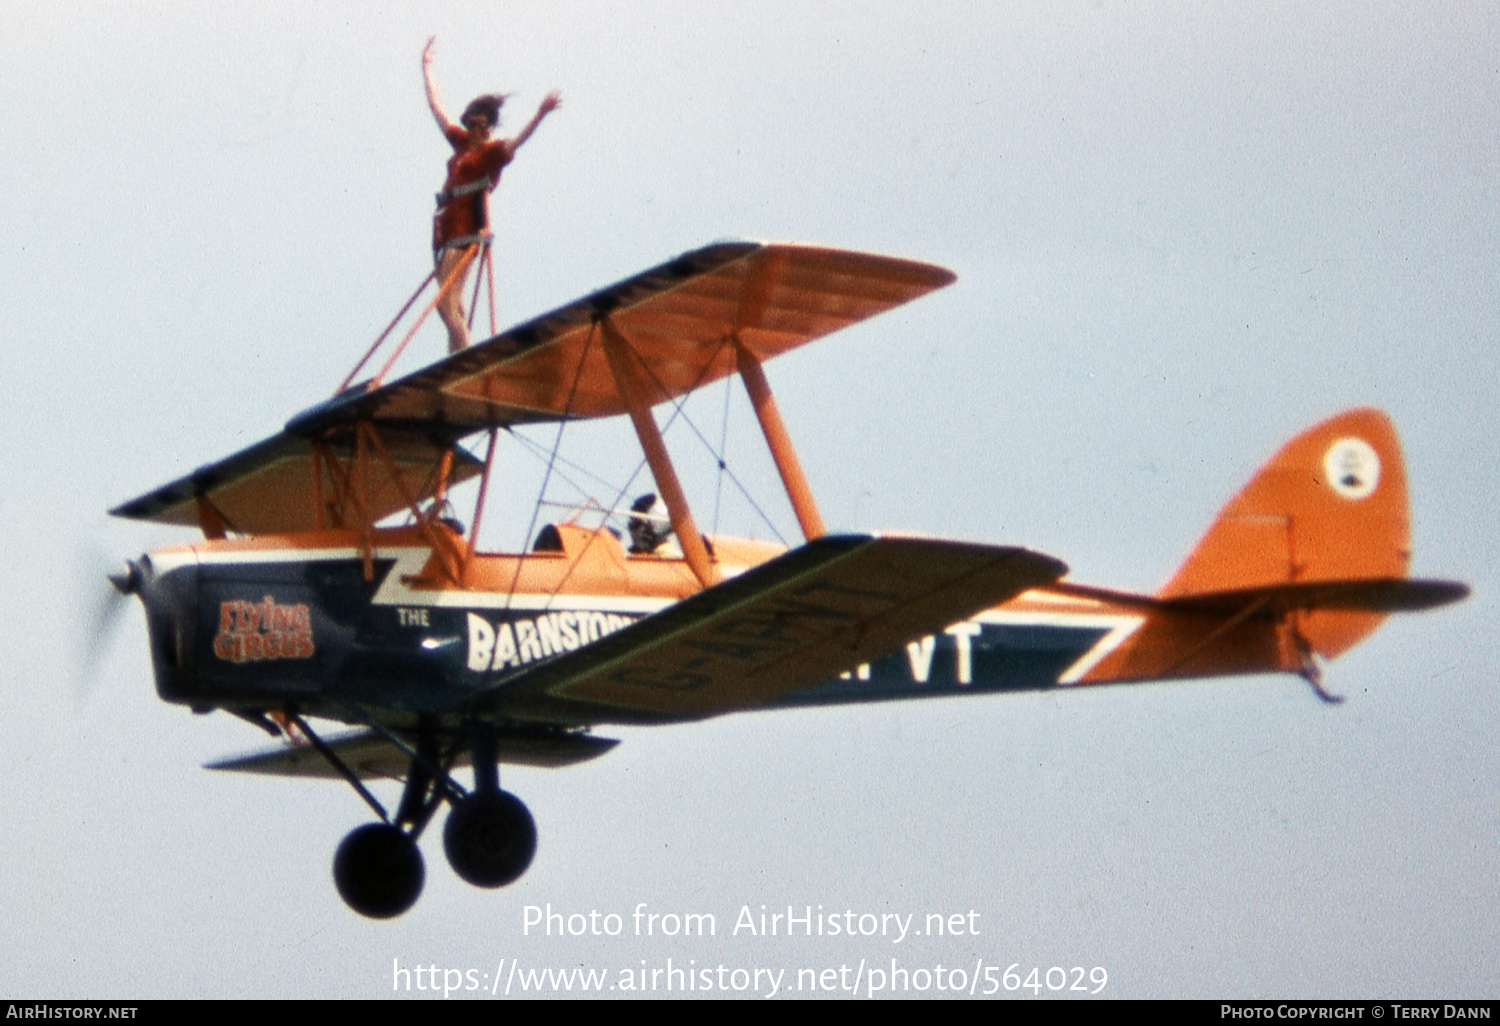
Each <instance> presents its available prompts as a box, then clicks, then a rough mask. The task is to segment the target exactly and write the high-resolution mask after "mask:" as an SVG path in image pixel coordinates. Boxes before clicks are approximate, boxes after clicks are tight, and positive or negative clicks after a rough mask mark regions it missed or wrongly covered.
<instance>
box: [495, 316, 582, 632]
mask: <svg viewBox="0 0 1500 1026" xmlns="http://www.w3.org/2000/svg"><path fill="white" fill-rule="evenodd" d="M598 330H599V326H598V325H597V324H596V325H594V326H593V327H591V328H590V329H589V335H588V338H587V339H585V340H584V343H583V352H581V353H579V354H578V367H577V368H576V369H575V370H574V371H573V383H572V384H571V385H569V386H568V401H567V403H566V404H564V406H563V412H562V416H561V417H559V418H558V421H557V440H556V441H554V442H553V443H552V455H551V457H550V458H549V459H548V460H547V472H546V473H545V474H543V475H542V487H541V488H540V489H539V490H538V491H537V496H536V500H537V501H536V504H535V505H534V506H532V508H531V523H530V524H529V525H528V526H527V528H526V546H528V547H529V546H530V544H531V535H532V533H533V532H534V531H535V530H536V522H537V519H538V518H539V517H540V516H541V514H542V499H543V498H544V497H545V496H546V494H547V482H548V481H549V480H551V478H552V467H553V465H554V464H555V463H556V462H557V450H558V449H559V448H561V446H562V438H563V429H564V428H566V427H567V426H568V414H570V413H572V412H573V399H574V397H575V396H576V395H577V394H578V382H579V381H581V380H582V379H583V365H584V363H585V361H587V359H588V355H589V349H590V348H591V347H592V346H593V344H594V336H595V335H596V334H598ZM523 563H524V560H521V559H517V560H516V572H515V575H514V576H513V577H511V580H510V588H509V589H508V590H507V591H506V593H505V608H506V609H509V608H510V603H511V600H512V599H513V598H514V597H515V594H516V585H517V584H518V583H520V580H521V567H522V565H523ZM554 594H556V593H555V592H554Z"/></svg>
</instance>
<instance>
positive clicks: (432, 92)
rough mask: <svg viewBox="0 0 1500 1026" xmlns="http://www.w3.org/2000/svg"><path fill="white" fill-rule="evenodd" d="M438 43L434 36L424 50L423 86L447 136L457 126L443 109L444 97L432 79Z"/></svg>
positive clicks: (439, 123) (429, 104)
mask: <svg viewBox="0 0 1500 1026" xmlns="http://www.w3.org/2000/svg"><path fill="white" fill-rule="evenodd" d="M436 42H437V36H433V37H432V38H431V39H428V40H427V45H426V46H424V47H423V48H422V84H423V85H424V86H425V87H426V88H427V106H428V107H430V108H431V109H432V116H433V117H434V118H435V119H436V120H437V123H438V128H440V129H441V130H442V132H443V134H444V135H445V136H446V135H447V134H448V132H449V130H450V129H453V128H456V127H457V126H456V125H455V124H454V123H453V119H452V118H450V117H449V116H448V112H447V111H446V110H444V109H443V97H442V96H441V95H440V94H439V93H438V87H437V83H436V82H434V81H433V79H432V47H433V44H434V43H436Z"/></svg>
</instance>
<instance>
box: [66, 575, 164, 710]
mask: <svg viewBox="0 0 1500 1026" xmlns="http://www.w3.org/2000/svg"><path fill="white" fill-rule="evenodd" d="M103 562H104V559H103V557H102V556H100V557H99V558H96V559H94V560H93V561H92V563H93V565H92V566H91V567H89V568H88V570H87V571H86V573H85V577H86V580H87V583H86V584H85V586H84V587H82V588H80V589H79V590H80V593H81V594H85V595H91V596H92V597H91V599H90V600H89V603H88V608H87V609H86V611H85V614H84V617H83V623H82V624H80V627H81V632H80V637H79V639H78V645H79V652H78V677H77V684H76V688H77V694H78V697H79V698H80V699H82V698H84V697H86V696H87V695H89V694H91V693H92V692H93V691H94V689H95V687H96V686H97V684H98V679H99V672H100V668H101V667H102V666H103V665H104V657H105V656H106V655H108V654H109V647H110V642H111V641H112V640H113V638H114V634H115V625H116V624H117V623H118V622H119V619H120V613H121V611H122V610H123V609H124V608H125V607H126V606H127V605H128V604H129V601H130V596H132V595H136V594H139V592H140V590H141V588H142V586H143V585H144V583H145V581H146V576H147V575H146V570H145V568H144V567H142V566H141V564H140V563H138V562H136V561H135V560H126V562H125V564H124V566H123V567H118V568H117V569H115V570H113V571H111V572H108V573H102V572H101V569H102V568H101V566H100V564H101V563H103ZM100 577H103V578H104V579H105V580H106V581H108V582H109V583H108V584H107V585H106V584H105V583H104V582H103V581H100V580H99V578H100Z"/></svg>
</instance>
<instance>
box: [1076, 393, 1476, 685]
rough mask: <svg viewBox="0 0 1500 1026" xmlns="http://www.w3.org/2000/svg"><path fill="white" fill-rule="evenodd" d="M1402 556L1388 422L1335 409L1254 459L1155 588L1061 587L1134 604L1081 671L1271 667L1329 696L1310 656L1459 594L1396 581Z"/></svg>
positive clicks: (1403, 529) (1402, 508) (1404, 545)
mask: <svg viewBox="0 0 1500 1026" xmlns="http://www.w3.org/2000/svg"><path fill="white" fill-rule="evenodd" d="M1410 555H1411V550H1410V526H1409V521H1408V516H1407V493H1406V469H1405V466H1404V463H1403V461H1402V458H1401V448H1400V443H1399V441H1398V439H1397V437H1396V431H1395V428H1394V427H1392V425H1391V423H1390V421H1389V420H1388V419H1387V418H1386V416H1385V415H1384V414H1382V413H1380V412H1379V411H1377V410H1370V409H1362V410H1351V411H1348V412H1346V413H1342V414H1339V415H1338V416H1336V417H1333V418H1331V419H1329V420H1326V421H1324V422H1323V423H1321V424H1318V425H1316V426H1315V427H1312V428H1310V429H1308V430H1307V431H1304V432H1303V433H1302V434H1300V435H1298V436H1297V437H1296V438H1293V439H1292V440H1291V441H1290V442H1288V443H1287V444H1286V445H1285V446H1283V447H1282V448H1281V450H1280V451H1279V452H1277V453H1276V455H1275V456H1273V457H1272V458H1271V459H1270V461H1269V462H1267V463H1266V464H1265V465H1264V466H1263V467H1261V469H1260V470H1259V471H1258V472H1257V473H1256V475H1255V476H1254V477H1253V478H1252V479H1251V480H1250V482H1249V484H1247V485H1246V486H1245V487H1244V489H1243V490H1241V491H1240V493H1239V494H1238V495H1236V496H1235V497H1234V498H1233V499H1231V500H1230V501H1229V503H1228V504H1227V505H1226V506H1225V507H1224V508H1223V510H1221V511H1220V513H1219V515H1218V517H1217V518H1216V519H1215V520H1214V523H1213V525H1212V526H1211V527H1210V528H1209V530H1208V532H1207V533H1206V534H1205V535H1204V536H1203V538H1202V539H1201V540H1200V541H1199V543H1198V545H1197V546H1196V547H1195V548H1194V550H1193V552H1192V553H1191V554H1190V555H1189V556H1188V558H1187V560H1186V561H1185V562H1184V563H1183V564H1182V566H1181V567H1180V568H1179V569H1178V570H1177V572H1176V573H1175V574H1174V575H1173V576H1172V578H1171V580H1169V581H1168V582H1167V584H1166V585H1165V586H1164V587H1163V588H1162V589H1161V591H1160V592H1158V593H1157V595H1156V596H1154V597H1150V598H1147V597H1145V596H1124V595H1118V594H1115V593H1111V592H1102V591H1099V590H1098V589H1091V588H1076V587H1075V588H1070V589H1068V590H1071V591H1072V592H1074V593H1075V594H1078V595H1080V596H1081V597H1082V596H1085V595H1090V596H1092V597H1096V598H1105V599H1108V600H1109V601H1113V602H1116V603H1119V604H1123V605H1135V606H1137V607H1138V608H1140V609H1141V610H1142V612H1144V613H1145V620H1144V621H1143V623H1142V624H1141V626H1140V628H1138V629H1137V630H1136V631H1135V632H1134V634H1132V636H1131V637H1130V638H1129V639H1127V640H1126V641H1125V642H1124V643H1123V644H1121V645H1120V646H1119V647H1118V648H1117V649H1116V650H1115V651H1113V652H1111V653H1110V654H1109V656H1108V657H1106V658H1105V659H1103V660H1101V662H1100V663H1099V664H1098V665H1097V666H1095V667H1094V668H1093V669H1092V670H1091V671H1090V672H1089V673H1088V674H1087V675H1086V676H1085V677H1084V681H1087V682H1104V681H1119V680H1141V679H1148V678H1150V679H1159V678H1174V677H1200V676H1216V675H1222V674H1235V673H1263V672H1268V671H1285V672H1290V673H1296V674H1299V675H1300V676H1302V677H1303V678H1304V679H1305V680H1307V681H1308V683H1309V684H1311V685H1312V687H1313V689H1314V690H1315V691H1316V692H1317V694H1318V696H1319V697H1320V698H1322V699H1323V700H1324V701H1327V702H1338V701H1342V699H1340V698H1339V697H1338V696H1336V695H1333V694H1331V693H1330V692H1328V691H1327V690H1325V689H1324V687H1323V684H1322V670H1321V665H1320V660H1327V659H1332V658H1334V657H1336V656H1338V655H1339V654H1341V653H1342V652H1344V651H1346V650H1347V649H1349V648H1350V647H1351V646H1353V645H1355V644H1356V643H1358V642H1359V641H1360V640H1362V639H1363V638H1365V637H1366V636H1368V635H1369V634H1370V633H1371V632H1372V631H1374V630H1375V629H1376V628H1377V627H1378V626H1380V624H1381V623H1382V622H1383V621H1384V619H1385V617H1386V616H1387V615H1389V614H1390V613H1393V612H1409V611H1414V610H1420V609H1429V608H1433V607H1435V606H1439V605H1443V604H1446V603H1449V602H1455V601H1458V600H1459V599H1461V598H1463V597H1464V596H1466V595H1467V594H1468V588H1467V587H1466V586H1465V585H1462V584H1458V583H1454V582H1447V581H1413V580H1409V579H1407V577H1406V570H1407V563H1408V561H1409V558H1410ZM1064 587H1065V588H1067V586H1064Z"/></svg>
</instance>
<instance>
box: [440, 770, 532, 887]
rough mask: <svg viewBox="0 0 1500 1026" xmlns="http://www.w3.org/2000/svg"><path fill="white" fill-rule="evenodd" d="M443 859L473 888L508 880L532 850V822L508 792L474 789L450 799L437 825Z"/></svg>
mask: <svg viewBox="0 0 1500 1026" xmlns="http://www.w3.org/2000/svg"><path fill="white" fill-rule="evenodd" d="M443 851H444V852H445V853H446V854H447V856H448V864H449V865H450V866H452V867H453V871H454V872H455V873H457V874H458V875H459V876H460V877H461V878H462V879H463V880H465V881H467V882H468V883H471V884H473V885H474V886H475V887H504V886H505V885H506V884H508V883H514V882H515V881H516V880H518V879H519V878H520V876H521V874H522V873H524V872H526V867H528V866H530V865H531V857H532V856H533V855H535V854H536V821H535V820H533V819H532V818H531V812H530V811H529V810H528V809H527V808H526V806H525V805H523V804H522V803H521V799H519V798H517V797H516V796H515V795H513V794H511V793H510V792H509V791H499V790H496V791H493V792H485V791H475V792H474V793H473V794H471V795H469V796H468V797H467V798H464V799H463V800H462V801H458V802H455V803H454V805H453V811H451V812H449V813H448V822H447V823H445V824H444V825H443Z"/></svg>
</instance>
